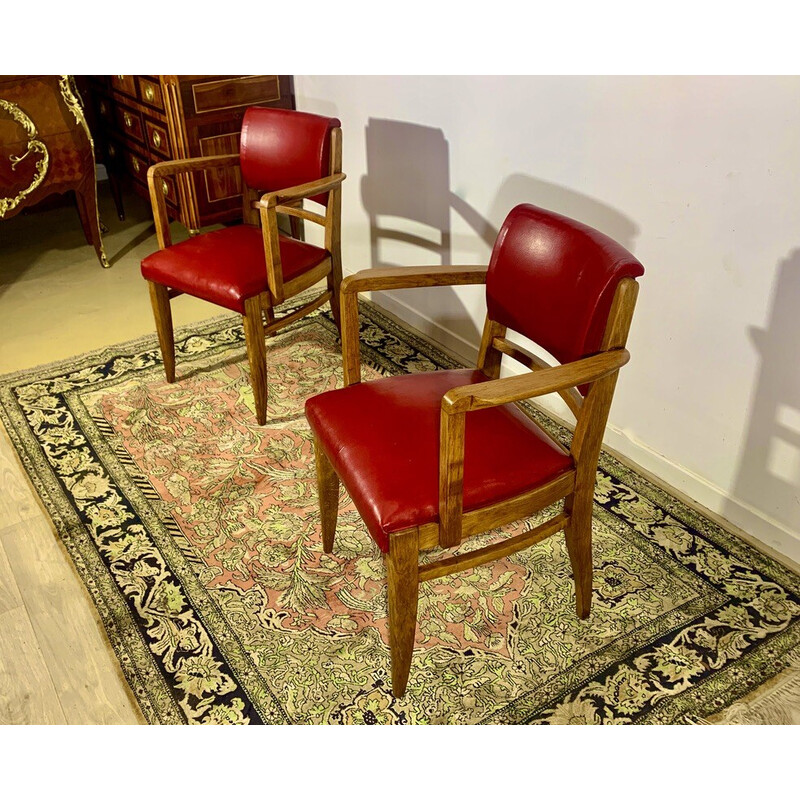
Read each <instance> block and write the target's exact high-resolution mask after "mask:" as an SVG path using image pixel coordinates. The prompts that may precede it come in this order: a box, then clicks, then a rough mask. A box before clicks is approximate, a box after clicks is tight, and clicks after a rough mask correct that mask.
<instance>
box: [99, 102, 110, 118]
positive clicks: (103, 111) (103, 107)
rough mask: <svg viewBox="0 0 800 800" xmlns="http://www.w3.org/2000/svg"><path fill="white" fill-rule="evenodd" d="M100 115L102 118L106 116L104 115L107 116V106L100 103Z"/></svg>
mask: <svg viewBox="0 0 800 800" xmlns="http://www.w3.org/2000/svg"><path fill="white" fill-rule="evenodd" d="M100 113H101V114H102V115H103V116H106V114H108V106H107V105H106V104H105V103H100Z"/></svg>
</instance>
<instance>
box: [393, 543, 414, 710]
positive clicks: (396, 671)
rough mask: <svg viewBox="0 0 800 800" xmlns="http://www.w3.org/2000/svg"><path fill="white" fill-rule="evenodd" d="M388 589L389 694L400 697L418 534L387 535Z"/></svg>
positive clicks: (410, 645)
mask: <svg viewBox="0 0 800 800" xmlns="http://www.w3.org/2000/svg"><path fill="white" fill-rule="evenodd" d="M386 572H387V578H388V583H389V585H388V588H389V647H390V650H391V658H392V694H393V695H394V696H395V697H402V696H403V694H404V693H405V691H406V684H407V683H408V673H409V670H410V669H411V656H412V654H413V652H414V635H415V633H416V631H417V603H418V599H419V530H418V529H417V528H409V529H408V530H406V531H400V532H399V533H392V534H390V535H389V554H388V556H387V558H386Z"/></svg>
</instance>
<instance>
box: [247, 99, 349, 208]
mask: <svg viewBox="0 0 800 800" xmlns="http://www.w3.org/2000/svg"><path fill="white" fill-rule="evenodd" d="M339 127H341V123H340V122H339V120H338V119H333V118H329V117H320V116H318V115H317V114H308V113H306V112H304V111H289V110H287V109H283V108H261V107H259V106H253V107H251V108H248V109H247V111H246V112H245V115H244V119H243V120H242V137H241V141H240V144H239V155H240V163H241V167H242V177H243V178H244V180H245V183H246V184H247V185H248V186H250V187H251V188H253V189H258V190H260V191H264V192H273V191H276V190H278V189H286V188H288V187H290V186H298V185H299V184H301V183H309V182H310V181H316V180H319V179H320V178H324V177H326V176H328V175H330V174H331V165H330V152H331V150H330V146H331V131H332V130H333V129H334V128H339ZM311 199H312V200H315V201H316V202H318V203H322V204H323V205H327V202H328V194H327V193H325V194H322V195H318V196H316V197H312V198H311Z"/></svg>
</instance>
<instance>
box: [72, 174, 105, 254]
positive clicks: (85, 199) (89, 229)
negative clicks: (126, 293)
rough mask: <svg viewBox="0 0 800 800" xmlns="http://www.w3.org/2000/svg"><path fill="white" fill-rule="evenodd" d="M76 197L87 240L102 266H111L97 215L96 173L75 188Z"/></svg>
mask: <svg viewBox="0 0 800 800" xmlns="http://www.w3.org/2000/svg"><path fill="white" fill-rule="evenodd" d="M75 199H76V200H77V203H78V215H79V216H80V218H81V225H82V226H83V232H84V235H85V236H86V241H87V242H88V243H89V244H91V245H92V246H93V247H94V251H95V253H97V258H98V259H99V260H100V264H101V266H103V267H105V268H108V267H109V266H111V265H110V264H109V263H108V259H107V258H106V252H105V250H104V248H103V238H102V235H101V233H100V217H99V216H98V215H97V181H96V180H95V177H94V174H92V175H91V176H87V177H86V178H85V179H84V180H83V181H82V182H81V183H80V184H79V185H78V186H77V187H76V189H75Z"/></svg>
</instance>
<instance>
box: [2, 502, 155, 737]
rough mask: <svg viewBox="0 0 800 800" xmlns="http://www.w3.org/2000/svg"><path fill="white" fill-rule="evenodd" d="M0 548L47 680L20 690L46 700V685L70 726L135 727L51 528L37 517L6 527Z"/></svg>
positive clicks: (106, 648) (112, 660)
mask: <svg viewBox="0 0 800 800" xmlns="http://www.w3.org/2000/svg"><path fill="white" fill-rule="evenodd" d="M0 543H2V546H3V548H4V550H5V552H6V553H7V554H8V557H9V562H10V564H11V567H12V570H13V573H14V576H15V579H16V582H17V585H18V587H19V590H20V595H21V597H22V600H23V603H24V607H25V610H26V613H27V616H28V617H29V619H30V625H31V627H32V630H33V632H34V634H35V641H36V644H37V648H38V650H39V651H40V652H41V655H42V657H43V659H44V663H45V664H46V665H47V670H48V673H49V675H48V679H47V680H45V678H44V676H42V675H38V674H37V675H32V676H30V680H26V681H25V683H26V684H27V685H28V686H31V687H32V686H34V685H35V686H36V687H37V688H36V691H37V692H45V693H46V689H47V683H48V681H49V682H50V683H51V684H52V686H53V687H54V689H55V692H56V695H57V697H58V702H59V705H60V708H61V709H62V712H63V714H64V716H65V717H66V721H67V722H68V723H70V724H132V723H137V722H139V721H141V720H142V716H141V712H140V711H139V709H138V707H137V706H136V703H135V702H134V701H133V700H132V699H131V696H130V693H129V689H128V687H127V684H126V683H125V682H124V679H123V678H122V675H121V671H120V667H119V664H118V662H117V660H116V657H115V656H114V653H113V651H112V650H111V647H110V645H109V644H108V641H107V639H106V637H105V633H104V632H103V629H102V625H101V623H100V621H99V619H98V617H97V612H96V611H95V609H94V607H93V605H92V601H91V599H90V597H89V595H88V592H87V591H86V589H85V588H84V587H83V584H82V583H81V582H80V579H79V578H78V576H77V575H76V573H75V570H74V567H73V565H72V562H71V560H70V558H69V556H68V555H67V553H66V551H65V550H64V548H63V546H62V545H61V544H60V543H59V542H58V541H57V539H56V534H55V531H53V529H52V525H51V523H50V521H49V520H48V519H46V518H45V517H44V515H41V516H40V517H38V518H37V519H34V520H31V521H28V522H25V523H21V524H19V525H16V526H13V527H11V528H6V529H4V530H3V531H2V532H0ZM34 680H35V684H34V683H33V681H34ZM44 696H46V694H45V695H44Z"/></svg>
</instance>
